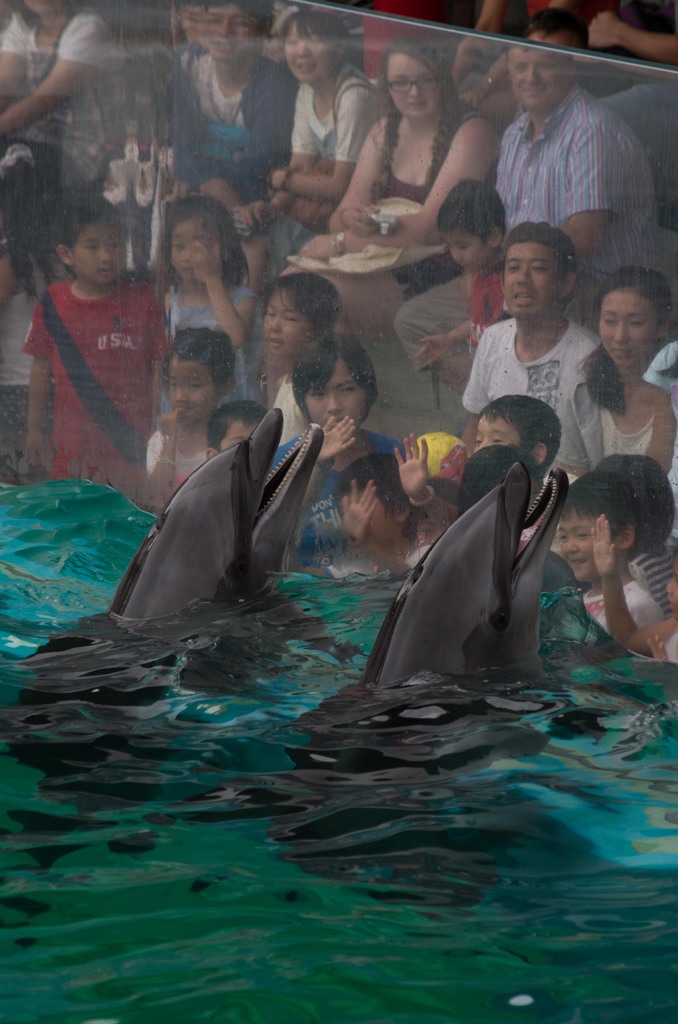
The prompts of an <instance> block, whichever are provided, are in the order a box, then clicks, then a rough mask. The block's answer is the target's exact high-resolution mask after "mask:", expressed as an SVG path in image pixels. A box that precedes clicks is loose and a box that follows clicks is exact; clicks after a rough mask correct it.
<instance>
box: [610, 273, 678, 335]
mask: <svg viewBox="0 0 678 1024" xmlns="http://www.w3.org/2000/svg"><path fill="white" fill-rule="evenodd" d="M620 291H632V292H637V293H638V294H639V295H640V296H642V298H644V299H646V300H647V301H648V302H649V303H650V305H651V306H652V309H653V311H654V313H655V316H656V317H657V320H658V321H659V323H666V324H668V322H669V320H670V319H671V314H672V312H673V296H672V294H671V285H670V284H669V282H668V280H667V278H666V277H665V275H664V274H662V273H661V272H660V271H659V270H649V269H648V268H647V267H620V268H619V270H615V271H614V273H612V274H610V276H609V277H607V278H605V282H604V284H603V285H602V286H601V287H600V289H599V291H598V296H597V304H596V311H597V314H598V317H600V311H601V308H602V305H603V299H604V298H605V296H606V295H609V294H610V292H620Z"/></svg>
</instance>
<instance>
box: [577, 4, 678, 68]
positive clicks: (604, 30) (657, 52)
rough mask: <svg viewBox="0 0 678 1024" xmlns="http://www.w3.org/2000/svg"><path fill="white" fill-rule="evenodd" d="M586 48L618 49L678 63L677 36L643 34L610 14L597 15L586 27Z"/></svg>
mask: <svg viewBox="0 0 678 1024" xmlns="http://www.w3.org/2000/svg"><path fill="white" fill-rule="evenodd" d="M589 46H590V48H591V49H592V50H607V49H609V48H610V47H612V46H620V47H622V48H623V49H624V50H628V51H629V53H632V54H634V56H636V57H642V58H643V59H644V60H652V61H655V62H656V63H658V64H678V36H676V35H672V34H671V33H670V32H645V31H644V30H643V29H640V28H633V26H632V25H627V24H626V22H624V21H622V20H621V19H620V18H618V17H617V15H616V14H613V12H612V11H603V12H602V13H601V14H597V15H596V16H595V18H594V19H593V21H592V22H591V24H590V25H589Z"/></svg>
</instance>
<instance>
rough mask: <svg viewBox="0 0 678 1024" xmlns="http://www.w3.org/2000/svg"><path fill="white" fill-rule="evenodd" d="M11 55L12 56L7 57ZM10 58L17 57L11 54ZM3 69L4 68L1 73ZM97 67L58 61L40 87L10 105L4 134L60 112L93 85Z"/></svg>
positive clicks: (0, 128)
mask: <svg viewBox="0 0 678 1024" xmlns="http://www.w3.org/2000/svg"><path fill="white" fill-rule="evenodd" d="M4 56H8V55H4ZM9 56H14V55H13V54H12V55H9ZM1 73H2V69H1V68H0V74H1ZM96 73H97V71H96V68H95V67H93V66H92V65H91V64H82V63H80V62H79V61H73V60H58V61H57V62H56V64H55V66H54V68H53V70H52V71H51V72H50V74H49V75H48V76H47V78H46V79H45V80H44V81H43V82H41V83H40V85H39V86H38V88H37V89H36V90H35V91H34V92H32V93H31V94H30V96H26V97H25V98H24V99H21V100H16V101H15V102H14V103H10V105H8V106H6V107H5V109H4V110H3V112H2V114H0V135H8V134H9V133H10V132H16V131H18V130H19V129H20V128H25V127H26V126H27V125H29V124H33V122H34V121H39V120H40V118H41V117H44V116H45V115H46V114H50V113H51V112H52V111H53V110H57V109H58V108H59V107H60V106H62V104H63V103H64V102H65V101H66V100H67V99H69V97H71V96H73V95H74V94H75V93H77V92H78V91H79V90H80V89H82V88H83V86H84V85H86V84H87V82H91V81H92V80H93V79H94V77H95V76H96Z"/></svg>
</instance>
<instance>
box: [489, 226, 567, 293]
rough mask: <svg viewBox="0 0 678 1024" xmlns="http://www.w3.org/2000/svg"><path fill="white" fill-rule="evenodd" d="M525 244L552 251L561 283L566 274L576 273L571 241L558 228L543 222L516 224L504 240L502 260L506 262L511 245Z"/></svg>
mask: <svg viewBox="0 0 678 1024" xmlns="http://www.w3.org/2000/svg"><path fill="white" fill-rule="evenodd" d="M525 242H534V243H535V244H537V245H545V246H546V247H547V248H549V249H553V251H554V253H555V257H556V270H557V272H558V277H559V278H560V280H561V281H562V280H563V279H564V278H565V277H566V276H567V275H568V274H571V273H576V270H577V257H576V255H575V251H574V245H573V244H572V239H571V238H570V237H569V235H566V234H565V232H564V231H561V230H560V228H552V227H551V225H550V224H547V223H546V221H545V220H542V221H539V222H535V221H529V220H526V221H523V223H522V224H516V226H515V227H514V228H512V229H511V231H509V233H508V236H507V238H506V245H505V246H504V260H506V255H507V254H508V251H509V249H510V248H511V246H512V245H522V244H523V243H525Z"/></svg>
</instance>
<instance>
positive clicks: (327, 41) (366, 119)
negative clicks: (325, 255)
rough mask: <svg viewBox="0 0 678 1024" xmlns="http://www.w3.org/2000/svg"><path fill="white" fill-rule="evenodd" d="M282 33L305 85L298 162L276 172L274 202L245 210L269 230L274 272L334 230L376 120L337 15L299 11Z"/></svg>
mask: <svg viewBox="0 0 678 1024" xmlns="http://www.w3.org/2000/svg"><path fill="white" fill-rule="evenodd" d="M281 34H282V39H283V44H284V53H285V58H286V60H287V64H288V66H289V69H290V71H291V73H292V74H293V75H294V77H295V78H296V79H297V81H298V82H299V91H298V93H297V103H296V107H295V113H294V128H293V130H292V159H291V160H290V162H289V164H287V165H286V166H285V167H279V168H276V169H275V170H273V171H271V173H270V175H269V184H270V187H271V198H270V200H269V201H268V202H267V201H265V200H262V201H259V202H256V203H253V204H251V205H250V206H248V207H246V208H244V209H241V211H240V214H241V216H242V217H243V218H245V219H247V220H251V221H252V222H253V223H259V224H261V225H263V226H264V227H266V226H268V231H267V235H268V239H269V248H270V250H271V259H272V263H273V273H274V274H277V273H280V272H282V271H283V270H284V269H285V266H286V258H287V256H288V255H289V254H290V253H292V252H297V250H298V249H299V248H300V247H301V245H303V244H304V243H305V242H307V241H308V240H309V239H310V238H311V237H312V236H313V234H315V233H317V232H319V231H327V222H328V220H329V217H330V214H331V213H332V211H333V210H334V208H335V206H337V205H338V203H339V200H340V199H341V197H342V196H343V194H344V192H345V191H346V189H347V187H348V183H349V181H350V180H351V175H352V174H353V169H354V167H355V164H356V161H357V159H358V154H359V153H360V150H361V147H362V144H363V142H364V141H365V136H366V135H367V132H368V131H369V129H370V128H371V126H372V120H373V117H372V96H371V93H372V90H371V87H370V83H369V82H368V80H367V79H366V78H365V76H364V75H363V74H362V72H360V71H358V69H357V68H355V67H353V66H352V64H351V63H350V58H351V53H350V50H349V49H348V47H347V46H346V44H345V39H346V36H345V28H344V26H343V25H342V23H341V20H340V18H339V17H338V16H337V15H336V14H335V13H333V12H332V11H328V10H325V9H323V8H318V7H302V8H301V9H298V8H295V9H294V10H293V11H291V13H290V14H289V16H288V17H287V19H286V20H285V22H284V24H283V26H282V29H281ZM281 218H282V219H281ZM272 221H275V222H276V223H275V224H272V223H271V222H272Z"/></svg>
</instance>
